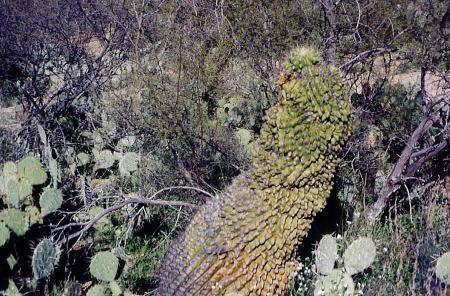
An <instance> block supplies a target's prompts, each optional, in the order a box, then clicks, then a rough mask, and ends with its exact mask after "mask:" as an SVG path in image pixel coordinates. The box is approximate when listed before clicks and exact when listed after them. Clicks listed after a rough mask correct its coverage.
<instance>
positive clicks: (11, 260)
mask: <svg viewBox="0 0 450 296" xmlns="http://www.w3.org/2000/svg"><path fill="white" fill-rule="evenodd" d="M6 262H7V263H8V266H9V269H10V270H13V269H14V266H16V264H17V260H16V258H15V257H14V256H13V255H9V256H8V258H6Z"/></svg>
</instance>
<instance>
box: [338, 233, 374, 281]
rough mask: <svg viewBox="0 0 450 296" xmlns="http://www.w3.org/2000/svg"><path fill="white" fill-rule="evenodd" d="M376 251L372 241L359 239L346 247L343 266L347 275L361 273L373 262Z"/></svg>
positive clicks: (363, 238) (365, 238)
mask: <svg viewBox="0 0 450 296" xmlns="http://www.w3.org/2000/svg"><path fill="white" fill-rule="evenodd" d="M376 254H377V249H376V247H375V243H374V242H373V240H372V239H370V238H367V237H360V238H358V239H356V240H355V241H354V242H352V243H351V244H350V246H348V248H347V249H346V250H345V252H344V256H343V258H344V266H345V270H346V271H347V272H348V273H349V274H355V273H358V272H362V271H363V270H364V269H366V268H367V267H369V266H370V265H371V264H372V263H373V261H374V260H375V256H376Z"/></svg>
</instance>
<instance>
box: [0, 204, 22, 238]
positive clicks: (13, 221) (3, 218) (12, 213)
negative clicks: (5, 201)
mask: <svg viewBox="0 0 450 296" xmlns="http://www.w3.org/2000/svg"><path fill="white" fill-rule="evenodd" d="M0 222H3V223H5V224H6V226H8V228H9V229H11V230H12V231H13V232H14V233H15V234H16V235H17V236H21V235H24V234H25V232H27V231H28V223H27V220H26V218H25V215H24V213H23V212H22V211H21V210H19V209H13V208H11V209H5V210H3V211H1V212H0Z"/></svg>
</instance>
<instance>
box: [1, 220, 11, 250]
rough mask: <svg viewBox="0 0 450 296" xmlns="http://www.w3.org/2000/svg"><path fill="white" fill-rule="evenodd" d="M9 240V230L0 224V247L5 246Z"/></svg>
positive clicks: (3, 224)
mask: <svg viewBox="0 0 450 296" xmlns="http://www.w3.org/2000/svg"><path fill="white" fill-rule="evenodd" d="M8 240H9V229H8V228H7V227H6V225H5V223H0V247H1V246H3V245H4V244H6V242H7V241H8Z"/></svg>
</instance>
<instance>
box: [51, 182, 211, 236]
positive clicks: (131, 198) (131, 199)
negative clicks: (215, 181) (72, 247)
mask: <svg viewBox="0 0 450 296" xmlns="http://www.w3.org/2000/svg"><path fill="white" fill-rule="evenodd" d="M172 190H193V191H197V192H200V193H202V194H204V195H206V196H208V197H211V198H214V196H213V195H212V194H210V193H209V192H207V191H205V190H203V189H200V188H196V187H190V186H172V187H166V188H163V189H161V190H159V191H157V192H156V193H154V194H153V195H152V196H150V197H148V198H139V197H136V195H134V194H130V195H124V196H123V198H125V199H124V200H123V201H121V202H119V203H117V204H115V205H113V206H111V207H108V208H106V209H104V210H103V211H101V212H100V213H98V214H97V215H96V216H95V217H94V218H92V219H91V220H89V221H85V222H74V223H69V224H66V225H64V226H61V227H57V228H54V229H53V231H60V230H65V229H67V228H71V227H81V226H82V228H81V229H80V230H79V231H77V232H75V233H73V234H71V235H69V236H68V237H66V238H64V239H63V240H62V241H60V243H61V244H64V243H67V242H69V241H70V240H72V239H74V238H78V237H81V236H82V235H83V234H84V233H85V232H86V231H88V230H89V229H90V228H91V227H92V226H93V225H94V224H95V223H96V222H98V221H99V220H100V219H102V218H103V217H105V216H107V215H108V214H110V213H113V212H115V211H117V210H120V209H122V208H123V207H125V206H127V205H130V204H144V205H157V206H181V207H189V208H197V207H198V205H195V204H192V203H188V202H184V201H172V200H160V199H154V198H155V197H156V196H158V195H160V194H162V193H164V192H167V191H172Z"/></svg>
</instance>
